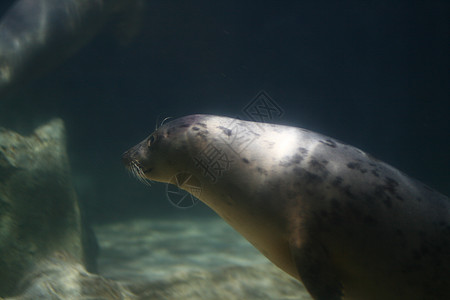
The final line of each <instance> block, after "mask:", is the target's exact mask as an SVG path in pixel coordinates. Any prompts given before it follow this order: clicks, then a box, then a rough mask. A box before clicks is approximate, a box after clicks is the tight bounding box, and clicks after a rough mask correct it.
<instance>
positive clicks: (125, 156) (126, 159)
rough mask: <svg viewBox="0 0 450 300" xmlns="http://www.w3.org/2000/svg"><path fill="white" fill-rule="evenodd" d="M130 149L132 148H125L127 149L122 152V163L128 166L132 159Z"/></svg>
mask: <svg viewBox="0 0 450 300" xmlns="http://www.w3.org/2000/svg"><path fill="white" fill-rule="evenodd" d="M131 150H132V149H130V150H127V151H125V152H124V153H123V154H122V163H123V164H124V165H125V166H126V167H129V166H130V165H131V161H132V160H133V159H132V158H131V153H132V151H131Z"/></svg>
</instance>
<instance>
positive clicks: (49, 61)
mask: <svg viewBox="0 0 450 300" xmlns="http://www.w3.org/2000/svg"><path fill="white" fill-rule="evenodd" d="M141 11H142V0H96V1H93V0H18V1H17V2H16V3H14V4H13V5H12V6H11V8H10V9H9V10H8V11H7V12H6V14H5V16H3V17H2V19H1V21H0V95H2V94H4V93H6V92H7V91H8V92H9V91H10V89H11V87H14V86H15V85H17V84H18V83H23V82H25V81H26V80H28V79H30V78H33V77H36V76H38V75H41V74H42V73H44V72H45V71H47V70H49V69H51V67H53V66H55V65H57V64H58V63H60V62H61V61H63V60H64V59H65V58H67V57H69V56H70V55H71V54H73V53H74V52H75V51H76V50H78V49H79V48H80V47H81V46H83V45H84V44H85V43H86V42H87V41H89V40H90V39H91V38H92V37H93V36H95V35H96V34H97V33H98V32H99V31H100V29H102V28H103V26H105V24H107V23H108V22H109V21H111V20H112V19H114V18H115V17H117V16H119V17H120V18H122V17H123V16H125V17H126V18H127V20H129V21H128V22H127V28H126V30H127V31H128V34H132V33H131V32H132V31H136V30H137V27H138V23H139V20H140V15H139V14H140V12H141Z"/></svg>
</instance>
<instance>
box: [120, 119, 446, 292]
mask: <svg viewBox="0 0 450 300" xmlns="http://www.w3.org/2000/svg"><path fill="white" fill-rule="evenodd" d="M122 159H123V161H124V163H125V164H126V165H127V166H128V167H129V168H130V169H131V170H134V171H133V172H134V173H136V174H138V176H139V177H142V178H146V179H149V180H155V181H158V182H166V183H170V182H172V183H173V182H177V183H179V186H180V187H181V188H183V189H185V190H187V191H190V192H191V193H192V191H193V187H192V185H191V184H189V182H188V180H187V178H196V180H197V181H199V182H200V183H199V184H198V185H197V187H196V188H195V189H194V190H196V194H195V195H196V196H197V197H198V198H199V199H200V200H201V201H203V202H204V203H205V204H207V205H208V206H209V207H210V208H212V209H213V210H214V211H215V212H216V213H217V214H218V215H219V216H221V217H222V218H223V219H224V220H225V221H226V222H228V223H229V224H230V225H231V226H232V227H234V228H235V229H236V230H237V231H238V232H239V233H241V234H242V235H243V236H244V237H245V238H246V239H247V240H248V241H250V243H252V244H253V245H254V246H255V247H256V248H257V249H258V250H259V251H260V252H261V253H262V254H264V255H265V256H266V257H267V258H268V259H269V260H270V261H272V262H273V263H274V264H275V265H277V266H278V267H279V268H281V269H282V270H284V271H285V272H287V273H288V274H290V275H292V276H293V277H294V278H296V279H298V280H300V281H301V282H303V284H304V285H305V287H306V288H307V290H308V291H309V293H310V294H311V295H312V297H313V298H314V299H316V300H342V299H345V300H348V299H352V300H379V299H383V300H387V299H389V300H394V299H395V300H419V299H420V300H424V299H450V276H449V274H450V200H449V198H448V197H446V196H444V195H442V194H440V193H438V192H437V191H434V190H433V189H431V188H429V187H428V186H426V185H425V184H423V183H420V182H419V181H417V180H415V179H412V178H410V177H408V176H407V175H405V174H403V173H402V172H400V171H398V170H397V169H395V168H393V167H391V166H390V165H388V164H386V163H383V162H381V161H379V160H377V159H375V158H373V157H372V156H370V155H368V154H366V153H365V152H363V151H361V150H359V149H357V148H355V147H352V146H350V145H346V144H344V143H341V142H339V141H337V140H335V139H333V138H329V137H326V136H324V135H321V134H318V133H314V132H311V131H308V130H306V129H301V128H295V127H288V126H281V125H273V124H266V123H257V122H248V121H241V120H237V119H232V118H227V117H220V116H213V115H191V116H186V117H182V118H179V119H176V120H173V121H171V122H168V123H166V124H164V125H162V126H161V127H160V128H158V129H157V130H156V131H155V132H153V133H152V134H151V135H150V136H149V137H147V138H146V139H145V140H144V141H142V142H141V143H139V144H138V145H136V146H135V147H133V148H131V149H130V150H128V151H127V152H125V153H124V154H123V157H122ZM180 174H181V175H180ZM186 174H188V175H186ZM174 176H175V178H176V177H177V176H179V177H183V178H184V179H186V180H183V178H176V180H175V181H174V179H173V178H174ZM199 189H200V190H201V191H199Z"/></svg>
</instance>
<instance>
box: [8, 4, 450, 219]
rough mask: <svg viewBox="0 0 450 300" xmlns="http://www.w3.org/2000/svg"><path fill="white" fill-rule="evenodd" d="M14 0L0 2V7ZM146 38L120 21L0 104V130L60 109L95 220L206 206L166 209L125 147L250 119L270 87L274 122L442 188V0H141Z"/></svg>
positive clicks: (448, 176)
mask: <svg viewBox="0 0 450 300" xmlns="http://www.w3.org/2000/svg"><path fill="white" fill-rule="evenodd" d="M10 3H11V1H4V2H2V4H1V6H0V8H1V9H5V8H6V7H7V6H8V5H9V4H10ZM147 4H148V7H147V11H146V12H145V14H146V18H145V22H144V24H143V28H142V31H141V33H140V35H139V36H138V37H137V38H136V39H135V40H134V41H133V42H132V43H131V44H129V45H127V46H120V45H119V44H118V43H117V40H116V39H115V37H114V34H113V31H114V25H110V26H109V27H108V28H107V30H106V31H104V32H102V33H101V34H100V35H99V36H97V37H96V38H95V39H94V40H93V41H92V42H91V43H89V44H88V45H87V46H86V47H84V48H83V49H82V50H80V51H79V52H78V53H77V54H76V55H74V56H73V57H71V58H70V59H69V60H67V61H66V62H64V63H63V64H62V65H60V66H58V67H57V69H56V70H53V71H52V72H50V73H48V74H47V75H45V76H44V77H42V78H39V79H37V80H35V81H33V82H31V83H29V84H27V85H26V86H23V87H21V89H20V90H19V91H17V92H16V93H15V94H14V95H11V96H10V97H9V99H8V101H4V102H2V103H0V126H4V127H9V128H12V129H15V130H18V131H20V132H23V133H26V132H29V131H30V130H31V129H32V128H33V127H34V126H36V125H37V124H40V123H42V122H44V121H46V120H48V119H49V118H52V117H55V116H60V117H62V118H63V119H64V120H65V122H66V126H67V130H68V139H69V140H68V149H69V155H70V158H71V163H72V168H73V174H74V181H75V183H76V185H77V190H78V194H79V197H80V198H81V201H82V202H83V203H84V206H85V208H86V209H87V211H88V212H89V215H90V216H91V219H92V220H94V221H96V222H101V221H111V220H116V219H119V218H124V217H135V216H137V215H140V216H151V215H161V214H167V215H171V216H173V215H177V214H192V215H195V214H209V213H210V212H209V210H208V209H207V208H205V207H204V206H202V205H197V206H196V207H195V208H194V209H191V210H189V211H181V210H177V209H175V208H173V207H172V206H171V205H170V203H169V202H168V201H167V200H166V199H165V193H164V185H162V184H155V185H154V186H153V187H152V188H151V189H149V188H148V187H146V186H144V185H142V184H140V183H138V182H137V181H136V180H134V179H133V178H131V177H130V176H129V175H128V174H127V172H126V171H125V169H124V167H123V166H122V165H121V161H120V156H121V154H122V152H123V151H125V150H127V149H128V148H130V147H131V146H133V145H134V144H136V143H137V142H139V141H140V140H142V139H143V138H144V137H145V136H147V135H148V134H149V133H151V131H152V130H154V128H155V125H156V124H157V123H158V122H161V121H162V120H163V119H164V118H165V117H178V116H183V115H188V114H192V113H207V114H218V115H227V116H232V117H234V116H241V117H244V118H247V119H248V116H247V117H246V115H245V112H244V108H245V107H246V105H248V104H249V103H251V102H252V100H254V98H255V97H256V96H257V95H258V93H259V92H261V91H264V92H265V95H266V96H267V97H270V98H271V99H272V100H273V101H274V102H275V103H276V104H277V105H278V106H279V107H280V108H281V109H282V110H283V111H284V114H283V115H282V116H281V117H274V118H273V120H272V122H276V123H281V124H289V125H294V126H300V127H305V128H308V129H311V130H314V131H318V132H321V133H323V134H326V135H329V136H332V137H335V138H338V139H340V140H342V141H344V142H347V143H349V144H352V145H354V146H357V147H359V148H361V149H363V150H365V151H367V152H369V153H371V154H373V155H374V156H376V157H378V158H380V159H382V160H384V161H386V162H388V163H390V164H392V165H394V166H395V167H397V168H399V169H400V170H402V171H404V172H405V173H407V174H409V175H411V176H413V177H415V178H417V179H419V180H421V181H423V182H425V183H427V184H429V185H430V186H432V187H433V188H436V189H437V190H439V191H441V192H443V193H444V194H447V195H448V194H450V187H449V184H448V183H449V182H450V173H449V171H448V170H449V166H450V158H449V153H450V135H449V132H450V121H449V112H450V104H449V102H450V100H449V98H450V97H449V96H450V94H449V82H450V80H449V79H450V76H449V67H450V62H449V51H448V50H449V49H448V45H449V37H448V32H449V25H450V24H449V23H450V20H449V18H448V16H449V15H450V4H449V2H448V1H370V2H367V1H363V2H362V1H345V2H341V1H237V0H227V1H204V0H201V1H148V3H147Z"/></svg>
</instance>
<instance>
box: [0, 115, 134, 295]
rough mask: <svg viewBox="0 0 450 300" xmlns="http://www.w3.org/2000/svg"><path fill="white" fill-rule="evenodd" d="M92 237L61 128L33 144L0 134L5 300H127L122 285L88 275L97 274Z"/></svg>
mask: <svg viewBox="0 0 450 300" xmlns="http://www.w3.org/2000/svg"><path fill="white" fill-rule="evenodd" d="M92 237H93V235H91V234H90V231H89V228H88V226H87V225H86V224H85V222H84V220H83V218H82V215H81V213H80V208H79V204H78V200H77V197H76V194H75V191H74V188H73V186H72V183H71V180H70V167H69V162H68V157H67V153H66V141H65V129H64V124H63V121H62V120H60V119H54V120H52V121H50V122H49V123H48V124H45V125H43V126H41V127H39V128H37V129H36V130H35V131H34V133H33V134H32V135H30V136H28V137H24V136H21V135H19V134H18V133H16V132H13V131H9V130H6V129H4V128H0V296H3V297H6V296H14V297H13V298H11V299H21V300H25V299H79V298H82V297H86V296H89V297H98V298H101V299H122V298H123V297H122V296H123V295H126V294H127V292H126V291H125V290H123V289H122V288H121V287H120V285H119V284H117V283H114V282H112V281H108V280H106V279H104V278H102V277H100V276H97V275H94V274H91V273H89V272H88V271H87V270H89V271H93V270H95V261H96V260H95V259H96V244H95V239H93V238H92ZM123 299H127V297H125V298H123Z"/></svg>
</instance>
